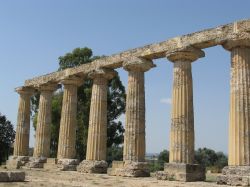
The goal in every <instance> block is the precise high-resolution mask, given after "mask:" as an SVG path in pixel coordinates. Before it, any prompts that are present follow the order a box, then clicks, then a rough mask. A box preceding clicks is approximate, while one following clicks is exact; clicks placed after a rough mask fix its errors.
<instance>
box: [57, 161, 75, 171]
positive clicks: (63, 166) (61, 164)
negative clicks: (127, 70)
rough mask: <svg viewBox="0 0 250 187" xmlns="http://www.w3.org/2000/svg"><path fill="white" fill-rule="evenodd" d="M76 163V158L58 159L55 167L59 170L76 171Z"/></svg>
mask: <svg viewBox="0 0 250 187" xmlns="http://www.w3.org/2000/svg"><path fill="white" fill-rule="evenodd" d="M78 164H79V161H78V159H58V160H57V169H58V170H59V171H76V167H77V165H78Z"/></svg>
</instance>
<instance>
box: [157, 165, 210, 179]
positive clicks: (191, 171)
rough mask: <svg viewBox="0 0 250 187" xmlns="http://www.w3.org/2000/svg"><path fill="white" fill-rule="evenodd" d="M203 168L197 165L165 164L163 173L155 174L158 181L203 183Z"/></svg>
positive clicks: (204, 176)
mask: <svg viewBox="0 0 250 187" xmlns="http://www.w3.org/2000/svg"><path fill="white" fill-rule="evenodd" d="M205 173H206V172H205V168H204V167H202V166H201V165H198V164H184V163H165V165H164V171H158V172H156V174H155V176H156V178H157V179H159V180H176V181H184V182H192V181H204V180H205V179H206V175H205Z"/></svg>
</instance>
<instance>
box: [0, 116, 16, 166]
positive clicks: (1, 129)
mask: <svg viewBox="0 0 250 187" xmlns="http://www.w3.org/2000/svg"><path fill="white" fill-rule="evenodd" d="M14 139H15V131H14V129H13V125H12V124H11V122H10V121H9V120H7V118H6V116H4V115H2V114H1V113H0V164H1V163H2V162H4V161H6V160H7V159H8V156H9V155H10V154H11V152H12V151H13V150H12V148H11V145H12V144H13V142H14Z"/></svg>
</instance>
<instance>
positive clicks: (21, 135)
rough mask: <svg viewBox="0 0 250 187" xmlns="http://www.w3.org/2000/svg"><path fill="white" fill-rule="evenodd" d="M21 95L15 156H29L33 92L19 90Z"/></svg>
mask: <svg viewBox="0 0 250 187" xmlns="http://www.w3.org/2000/svg"><path fill="white" fill-rule="evenodd" d="M16 91H17V92H18V93H19V94H20V98H19V107H18V116H17V127H16V136H15V143H14V156H28V154H29V136H30V97H31V95H32V92H33V90H31V89H28V88H18V89H17V90H16Z"/></svg>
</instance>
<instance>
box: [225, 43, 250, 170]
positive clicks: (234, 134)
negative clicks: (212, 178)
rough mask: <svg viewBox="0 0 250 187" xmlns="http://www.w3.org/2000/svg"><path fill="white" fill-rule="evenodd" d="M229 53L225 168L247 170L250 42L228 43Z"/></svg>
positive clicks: (249, 150)
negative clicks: (228, 109)
mask: <svg viewBox="0 0 250 187" xmlns="http://www.w3.org/2000/svg"><path fill="white" fill-rule="evenodd" d="M224 47H225V48H226V49H228V50H230V51H231V81H230V86H231V88H230V115H229V116H230V117H229V154H228V165H230V166H250V42H249V45H248V46H246V45H241V43H240V42H236V41H234V42H228V43H227V44H226V45H225V46H224Z"/></svg>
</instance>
